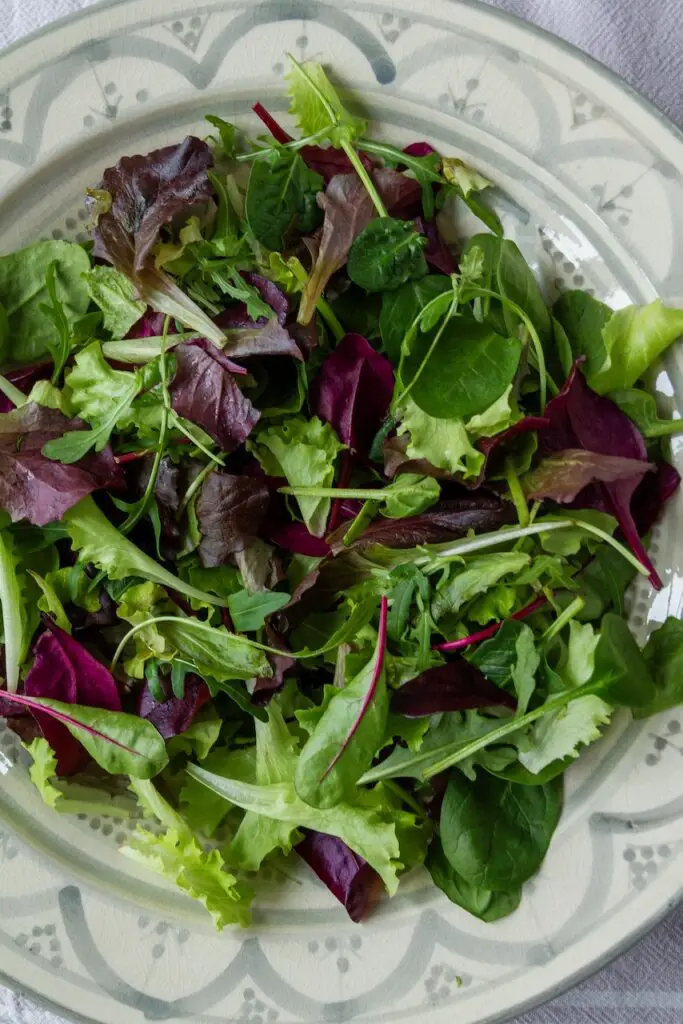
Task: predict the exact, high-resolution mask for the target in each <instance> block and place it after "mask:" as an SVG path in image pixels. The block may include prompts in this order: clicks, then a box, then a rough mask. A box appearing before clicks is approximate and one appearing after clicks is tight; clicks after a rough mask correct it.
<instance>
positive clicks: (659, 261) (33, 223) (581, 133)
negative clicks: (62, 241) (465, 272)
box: [0, 0, 683, 1024]
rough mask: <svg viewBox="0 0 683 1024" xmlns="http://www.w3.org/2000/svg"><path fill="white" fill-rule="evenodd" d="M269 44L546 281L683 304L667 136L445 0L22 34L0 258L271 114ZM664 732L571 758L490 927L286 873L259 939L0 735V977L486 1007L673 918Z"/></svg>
mask: <svg viewBox="0 0 683 1024" xmlns="http://www.w3.org/2000/svg"><path fill="white" fill-rule="evenodd" d="M286 51H291V52H293V53H294V54H295V55H296V56H298V57H299V58H305V57H315V58H317V59H320V60H323V61H326V62H328V63H330V64H332V65H333V67H334V69H335V71H336V72H337V74H338V75H339V76H340V77H341V78H342V79H343V81H344V83H346V84H348V85H350V86H352V87H353V90H354V93H355V95H356V96H357V97H359V99H360V101H362V104H363V105H364V106H365V107H366V108H367V113H368V114H369V116H370V117H372V119H373V121H374V124H375V126H376V127H377V128H378V129H379V126H381V131H382V133H383V134H384V135H385V136H386V137H387V138H390V139H391V140H392V141H394V142H396V141H398V142H401V143H404V144H405V143H406V142H408V141H411V140H414V139H420V138H425V137H426V138H429V139H431V140H432V141H434V142H435V144H436V145H437V146H438V147H439V149H440V150H442V151H445V152H449V153H453V154H457V155H461V156H463V157H464V158H465V159H468V160H469V161H471V162H472V163H474V164H475V165H476V166H477V167H478V168H480V169H481V170H482V171H483V172H484V173H487V174H488V175H489V176H490V177H491V178H493V179H494V180H495V181H496V182H497V184H498V185H499V191H498V193H497V199H496V203H497V208H498V210H499V212H500V213H501V215H502V216H503V219H504V221H505V225H506V230H507V232H508V233H509V234H511V235H512V236H513V237H515V238H516V239H517V241H518V242H519V244H520V245H521V246H522V247H523V249H524V250H525V252H526V254H527V256H528V258H529V259H530V260H531V262H532V263H533V264H534V266H535V267H536V269H537V270H538V271H539V273H541V274H542V276H543V278H544V280H545V281H546V282H547V286H548V289H549V291H550V292H551V293H552V292H556V291H557V290H561V289H562V288H566V287H574V286H578V287H589V288H592V289H594V290H595V292H596V294H598V295H600V296H601V297H602V298H605V299H606V300H607V301H609V302H610V303H612V304H615V305H624V304H626V303H628V302H631V301H635V302H639V301H648V300H650V299H652V298H653V297H654V296H655V295H656V294H657V293H659V294H661V295H662V297H663V298H664V299H665V300H666V301H668V302H676V300H680V299H681V298H682V296H681V293H680V291H679V290H678V289H679V288H680V285H679V282H680V279H681V278H680V267H681V251H680V247H681V240H682V239H683V181H682V179H681V175H680V172H679V168H681V167H683V142H682V140H681V138H680V137H679V136H678V135H677V134H676V133H675V131H674V130H673V129H672V127H671V126H670V125H669V124H667V123H666V122H665V121H664V120H663V119H662V118H661V117H659V116H658V115H657V114H656V113H655V112H654V110H652V109H651V108H650V107H648V106H647V105H646V104H645V103H644V102H643V101H642V100H640V99H639V98H638V97H637V96H635V95H634V94H632V93H630V92H628V91H627V90H626V88H625V87H624V86H623V85H622V84H621V83H620V82H619V81H617V80H616V79H615V78H613V77H612V76H611V75H609V74H608V73H607V72H606V71H605V70H604V69H603V68H601V67H599V66H598V65H596V64H594V63H592V62H590V61H589V60H588V59H587V58H585V57H583V56H581V55H580V54H579V53H578V52H576V51H574V50H571V49H569V48H568V47H566V46H564V45H563V44H561V43H560V42H559V41H558V40H556V39H554V38H552V37H550V36H547V35H544V34H542V33H540V32H538V31H536V30H534V29H533V28H531V27H529V26H528V25H523V24H522V23H521V22H518V21H516V20H514V19H511V18H508V17H505V16H503V15H501V14H499V13H497V12H495V11H493V10H491V9H489V8H486V7H479V6H477V5H476V4H473V3H472V2H468V3H466V4H465V3H462V4H461V3H448V2H445V0H391V3H390V4H389V3H387V4H384V3H382V2H381V0H345V3H344V5H343V9H342V8H341V6H339V5H337V4H336V3H330V4H326V3H322V2H309V0H282V2H279V0H267V2H264V3H261V4H256V3H248V2H246V3H245V2H244V0H237V2H232V0H204V2H201V0H200V2H196V0H195V2H192V0H135V2H129V3H109V4H104V5H100V6H98V7H96V8H94V9H92V10H91V11H89V12H87V13H84V14H82V15H80V16H79V17H77V18H72V19H67V20H66V21H62V22H60V23H58V24H57V25H54V26H52V27H51V28H50V29H49V30H48V31H47V32H43V33H42V34H39V35H37V36H34V37H33V38H31V39H29V40H28V41H26V42H24V43H22V44H21V45H20V46H18V47H16V48H14V49H13V50H10V51H8V52H6V53H5V54H3V56H2V58H0V85H1V86H2V92H3V103H2V106H3V107H4V110H3V111H2V112H1V115H2V118H3V119H2V121H0V186H1V191H2V200H1V201H0V231H1V235H0V237H1V238H2V246H3V248H4V249H5V250H9V249H12V248H16V247H18V246H20V245H22V244H25V243H27V242H29V241H32V240H36V239H39V238H50V237H51V238H61V237H70V238H76V239H81V238H83V237H84V234H83V233H84V231H85V223H84V220H85V215H84V213H83V210H82V204H81V196H82V193H83V188H84V187H85V186H86V185H88V184H92V183H96V182H97V181H98V179H99V176H100V172H101V170H102V168H103V167H105V166H107V165H108V164H111V163H113V162H115V161H116V160H117V159H118V158H119V157H120V156H121V155H122V154H123V153H134V152H141V151H142V152H145V151H147V150H149V149H151V148H153V147H154V146H156V145H158V144H162V143H164V142H171V141H176V140H178V139H179V138H181V137H182V136H183V134H184V133H186V132H189V131H202V129H201V119H202V116H203V114H205V113H210V112H212V113H217V114H221V115H223V116H224V117H228V118H233V119H236V120H237V121H238V122H239V123H240V124H248V123H249V122H250V117H251V115H250V113H249V109H250V106H251V104H252V103H253V102H254V101H255V100H257V99H259V100H261V101H262V102H264V103H265V104H266V106H268V107H270V108H271V109H273V110H274V111H276V112H278V113H282V112H283V111H284V110H285V108H286V101H285V99H284V95H283V82H282V72H283V65H284V61H285V53H286ZM682 369H683V365H682V364H681V361H680V359H679V356H678V355H677V354H675V353H674V354H672V355H671V356H670V357H669V360H668V362H667V364H666V366H665V367H664V368H662V370H661V371H660V372H659V373H658V374H657V375H656V385H657V387H658V390H659V392H660V395H661V400H662V404H663V405H664V407H665V408H668V409H669V410H671V409H672V408H675V407H676V404H677V400H678V398H680V397H683V377H682V373H681V371H682ZM675 447H676V443H675ZM677 447H678V454H679V456H680V454H681V453H682V452H683V442H678V445H677ZM680 461H681V459H680V457H679V462H680ZM679 468H680V467H679ZM674 505H675V506H676V507H673V508H670V509H669V511H668V516H667V518H666V520H665V522H664V523H663V524H662V525H661V527H660V528H659V529H658V531H657V535H656V536H655V538H654V540H653V545H652V550H653V551H654V552H655V557H656V561H657V564H658V567H659V571H660V573H661V575H662V577H663V578H664V580H665V586H664V589H663V590H662V591H661V593H659V594H658V595H656V596H655V597H654V598H653V595H652V594H651V593H649V592H648V590H647V586H646V585H645V586H642V587H641V589H640V590H639V591H638V592H637V593H636V594H634V595H633V597H632V601H633V608H632V613H633V617H632V622H633V625H634V627H635V628H636V629H637V630H638V631H640V632H641V633H642V635H643V636H644V635H645V634H646V632H647V630H648V628H650V626H651V624H652V623H654V622H661V621H662V620H663V619H664V618H665V617H666V616H667V615H670V614H673V615H677V614H679V612H680V610H681V603H682V599H683V565H682V564H681V560H682V552H683V546H682V544H681V536H680V530H679V529H678V528H677V526H676V523H677V521H678V522H683V519H682V518H681V513H682V512H683V509H681V507H680V502H678V503H674ZM682 721H683V715H682V714H681V713H680V712H670V713H669V714H667V715H664V716H663V717H661V718H660V719H658V720H657V719H655V720H652V721H648V722H645V723H640V724H636V725H634V724H632V723H631V722H630V721H629V719H628V718H627V717H625V718H620V719H618V720H617V722H616V723H615V725H614V727H613V728H612V729H611V730H610V732H609V734H608V735H607V737H606V738H605V739H604V741H603V742H601V743H599V744H598V745H597V747H596V748H594V749H592V750H591V751H590V752H589V754H588V756H587V757H585V758H584V759H583V760H582V761H581V762H580V763H579V764H578V765H576V766H575V767H574V768H573V769H572V771H571V772H570V773H569V779H568V799H567V807H566V811H565V814H564V817H563V820H562V824H561V827H560V829H559V831H558V834H557V836H556V838H555V840H554V842H553V844H552V847H551V850H550V853H549V856H548V858H547V860H546V862H545V864H544V866H543V870H542V871H541V873H540V874H539V876H538V877H537V878H535V879H534V881H533V882H532V883H531V884H529V885H528V886H527V887H526V892H525V897H524V901H523V905H522V908H521V909H520V910H519V911H518V912H517V913H516V914H515V915H514V916H513V917H512V918H510V919H507V920H505V921H502V922H499V923H497V924H495V925H486V924H481V923H479V922H477V921H476V920H474V919H473V918H471V917H469V916H468V915H466V914H465V913H463V912H461V911H460V910H459V909H458V908H457V907H455V906H453V905H451V904H449V903H448V902H447V901H446V899H445V898H443V897H442V896H441V895H440V894H439V893H438V892H437V890H435V889H434V887H433V886H432V885H431V884H430V883H429V881H428V879H427V878H426V877H425V876H423V875H422V874H420V873H417V874H415V875H414V876H412V877H410V878H408V879H406V881H405V883H404V884H403V885H402V887H401V890H400V893H399V895H398V897H397V898H396V899H395V900H393V901H391V902H389V901H387V902H385V903H384V904H383V906H382V907H381V909H380V911H379V912H378V913H377V914H376V916H375V917H374V918H373V919H372V920H371V921H370V922H369V923H368V924H366V925H365V926H363V927H358V926H355V925H352V924H351V923H350V922H349V921H348V920H347V918H346V916H345V913H344V911H343V910H342V909H341V908H340V907H339V906H337V905H336V904H335V902H334V901H333V899H332V898H331V897H330V896H329V894H328V893H327V891H326V890H325V889H323V888H322V887H321V886H319V885H318V884H317V883H316V882H315V880H314V879H313V878H312V877H311V876H310V875H308V874H306V873H305V871H302V870H299V869H297V867H296V865H293V867H292V871H291V876H290V877H283V876H282V875H281V874H280V875H278V876H277V877H275V878H274V879H273V884H272V888H271V889H270V890H269V892H268V893H267V894H266V896H265V897H264V898H263V899H262V900H261V903H260V905H259V908H258V911H257V914H256V921H255V925H254V928H253V930H251V931H249V932H228V933H227V934H223V935H222V936H218V935H215V934H213V933H212V931H211V927H210V925H209V923H208V921H207V919H206V918H205V917H204V915H203V912H202V911H201V908H197V907H195V906H194V905H193V904H191V903H190V902H188V901H186V900H185V898H184V897H182V896H181V895H180V894H178V893H176V892H174V891H173V890H171V889H170V888H167V887H165V886H164V885H163V884H162V883H161V882H160V881H159V880H158V879H157V878H155V877H154V876H151V875H147V874H144V873H142V871H141V870H137V869H136V868H135V866H132V865H131V864H130V863H129V862H128V861H127V860H125V859H124V858H122V857H120V856H119V855H118V854H117V851H116V846H117V843H120V842H121V841H122V840H123V839H124V838H125V835H126V826H125V824H124V823H122V822H121V821H116V820H110V819H107V818H94V819H91V820H78V819H74V820H72V819H70V818H67V817H65V818H60V817H59V816H57V815H55V814H53V813H51V812H48V810H47V809H46V808H45V807H44V806H43V805H42V804H41V802H40V800H39V798H38V797H37V796H36V794H35V793H34V792H33V791H32V788H31V786H30V784H29V782H28V779H27V774H26V763H25V758H24V755H23V751H22V750H21V747H20V745H19V744H18V742H16V741H15V738H14V737H13V736H12V734H10V733H9V732H6V731H5V732H2V731H0V776H2V783H1V789H0V950H1V952H0V964H1V967H0V980H2V981H4V982H6V983H8V984H10V985H13V986H15V987H16V988H19V989H22V990H24V991H26V992H28V993H30V995H31V996H33V997H34V998H36V999H40V1000H42V1001H43V1002H48V1003H49V1004H50V1006H51V1007H52V1008H53V1009H54V1010H55V1011H56V1012H58V1013H60V1014H62V1015H63V1016H66V1017H71V1018H72V1019H75V1020H79V1021H96V1022H106V1024H123V1022H125V1024H137V1022H142V1021H143V1020H149V1019H156V1020H174V1019H180V1018H183V1019H186V1020H187V1019H190V1020H192V1021H194V1022H213V1021H216V1022H218V1021H226V1020H236V1019H239V1020H249V1021H251V1022H252V1024H261V1022H266V1021H268V1022H275V1021H282V1022H287V1021H295V1020H297V1021H351V1020H356V1019H362V1020H363V1021H364V1022H368V1024H370V1022H379V1021H382V1022H388V1021H399V1020H402V1021H406V1022H415V1024H417V1022H418V1021H423V1020H425V1019H426V1020H428V1021H429V1022H430V1024H438V1022H442V1021H443V1022H444V1024H445V1022H447V1021H448V1022H450V1021H452V1020H453V1019H454V1015H455V1014H457V1020H458V1021H459V1024H474V1022H478V1024H482V1022H484V1021H496V1020H503V1019H506V1018H507V1017H509V1016H512V1015H514V1014H516V1013H519V1012H521V1011H522V1010H523V1009H526V1008H528V1007H529V1006H531V1005H533V1004H536V1003H538V1002H540V1001H542V1000H543V999H546V998H549V997H551V996H553V995H555V994H557V993H558V992H559V991H560V990H561V989H562V988H564V987H566V986H567V985H569V984H570V983H571V982H573V981H575V980H577V979H578V978H579V977H580V976H581V975H583V974H586V973H587V972H588V971H591V970H593V969H595V968H596V967H598V966H600V965H601V964H602V963H604V962H605V961H606V960H607V959H608V958H609V957H611V956H613V955H614V954H615V953H617V952H619V951H620V950H622V949H624V948H625V946H626V945H627V944H628V943H629V942H631V941H632V940H633V939H635V938H636V937H637V936H639V935H641V934H642V933H643V932H644V931H645V930H646V929H648V928H650V927H651V926H652V925H653V924H654V923H655V922H656V921H657V920H658V919H659V918H660V917H661V916H662V915H663V914H664V913H665V912H666V911H667V909H668V908H670V907H672V906H673V905H674V902H675V901H676V898H677V896H678V895H679V892H680V886H681V878H682V877H683V870H682V867H683V814H682V812H683V778H682V776H681V773H680V771H678V772H677V771H676V769H677V768H679V767H680V755H681V753H682V752H683V730H682V728H681V724H682Z"/></svg>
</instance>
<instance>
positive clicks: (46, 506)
mask: <svg viewBox="0 0 683 1024" xmlns="http://www.w3.org/2000/svg"><path fill="white" fill-rule="evenodd" d="M85 426H86V424H84V423H83V422H82V421H81V420H69V419H67V417H66V416H64V415H63V414H62V413H61V412H59V410H57V409H48V408H46V407H45V406H42V405H36V404H35V403H34V402H28V403H27V404H26V405H23V406H22V407H21V408H20V409H15V410H14V411H13V412H11V413H6V414H4V415H2V416H0V505H1V506H2V507H3V508H4V509H6V511H7V512H9V514H10V516H11V518H12V520H13V521H14V522H17V521H18V520H19V519H28V521H29V522H30V523H33V524H34V526H45V524H46V523H52V522H56V521H57V520H59V519H61V518H62V516H63V515H64V513H65V512H67V511H68V509H70V508H71V507H72V506H73V505H75V504H76V503H77V502H79V501H80V500H81V498H85V497H86V496H87V495H88V494H91V493H92V492H93V491H95V490H97V489H98V488H101V487H108V488H118V487H121V486H123V484H124V482H125V481H124V477H123V471H122V470H121V469H120V468H119V466H117V464H116V461H115V459H114V455H113V452H112V450H111V448H110V446H109V445H107V446H106V447H105V448H104V449H103V450H102V451H101V452H99V453H98V454H94V453H90V454H88V455H87V456H86V457H85V458H84V459H80V460H79V461H78V462H75V463H73V464H72V465H69V466H66V465H63V464H62V463H61V462H53V461H52V460H51V459H47V458H45V456H44V455H43V446H44V445H45V444H46V443H47V442H48V441H52V440H53V439H54V438H57V437H61V436H62V434H65V433H66V432H67V431H69V430H80V429H81V428H83V429H84V428H85Z"/></svg>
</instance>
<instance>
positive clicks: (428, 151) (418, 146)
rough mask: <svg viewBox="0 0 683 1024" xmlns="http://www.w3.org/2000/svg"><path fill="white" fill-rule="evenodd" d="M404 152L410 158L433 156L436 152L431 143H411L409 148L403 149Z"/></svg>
mask: <svg viewBox="0 0 683 1024" xmlns="http://www.w3.org/2000/svg"><path fill="white" fill-rule="evenodd" d="M403 152H404V153H407V154H408V156H431V155H432V153H436V150H435V149H434V147H433V146H432V145H431V144H430V143H429V142H411V143H410V145H409V146H404V147H403Z"/></svg>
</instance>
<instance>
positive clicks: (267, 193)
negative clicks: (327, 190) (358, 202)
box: [244, 150, 324, 251]
mask: <svg viewBox="0 0 683 1024" xmlns="http://www.w3.org/2000/svg"><path fill="white" fill-rule="evenodd" d="M323 188H324V182H323V179H322V178H321V177H320V175H319V174H316V173H315V171H311V170H309V168H308V167H307V166H306V164H305V163H304V161H303V160H302V158H301V156H300V155H299V154H298V153H294V152H292V151H286V150H285V151H283V150H272V151H271V152H270V153H269V154H268V155H267V156H265V157H260V158H259V159H257V160H254V162H253V164H252V168H251V173H250V175H249V184H248V186H247V194H246V197H245V207H244V208H245V215H246V218H247V222H248V224H249V227H250V229H251V231H252V232H253V234H254V237H255V238H256V239H257V240H258V241H259V242H261V243H262V244H263V245H265V246H266V247H267V248H268V249H275V250H277V251H280V250H282V249H284V248H286V242H287V238H288V237H289V235H290V234H291V233H292V232H293V231H294V230H296V231H298V232H299V233H301V234H311V233H312V232H313V231H315V229H316V228H317V227H318V225H319V223H320V221H321V220H322V213H321V210H320V207H319V206H318V205H317V203H316V195H317V194H318V192H320V191H321V190H322V189H323Z"/></svg>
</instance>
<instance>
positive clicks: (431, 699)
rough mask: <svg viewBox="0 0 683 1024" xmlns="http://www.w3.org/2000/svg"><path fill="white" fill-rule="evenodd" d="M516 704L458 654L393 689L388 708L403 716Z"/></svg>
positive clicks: (512, 708)
mask: <svg viewBox="0 0 683 1024" xmlns="http://www.w3.org/2000/svg"><path fill="white" fill-rule="evenodd" d="M490 707H506V708H510V709H511V710H512V711H514V710H515V708H516V707H517V702H516V701H515V699H514V697H512V696H511V695H510V694H509V693H506V692H505V690H501V689H499V688H498V687H497V686H496V685H495V684H494V683H492V682H491V681H490V680H488V679H487V678H486V676H485V675H484V674H483V672H481V671H480V670H479V669H478V668H477V667H476V665H471V664H470V663H469V661H465V659H464V658H462V657H457V658H454V659H453V661H449V662H448V664H446V665H439V666H438V667H437V668H430V669H427V671H426V672H423V673H422V674H421V675H419V676H417V678H416V679H411V680H410V682H408V683H406V684H405V685H404V686H402V687H401V688H400V689H398V690H396V692H395V693H394V695H393V697H392V700H391V710H392V711H394V712H396V714H399V715H404V716H405V717H406V718H426V717H427V716H428V715H436V714H439V713H440V712H442V711H466V710H468V709H470V708H490Z"/></svg>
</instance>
